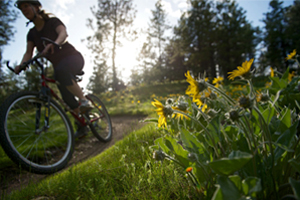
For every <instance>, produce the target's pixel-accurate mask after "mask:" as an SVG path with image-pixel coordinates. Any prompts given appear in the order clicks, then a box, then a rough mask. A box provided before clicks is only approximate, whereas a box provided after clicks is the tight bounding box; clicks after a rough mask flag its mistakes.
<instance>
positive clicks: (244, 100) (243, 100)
mask: <svg viewBox="0 0 300 200" xmlns="http://www.w3.org/2000/svg"><path fill="white" fill-rule="evenodd" d="M239 104H240V106H241V107H243V108H245V109H247V108H252V103H251V100H250V98H249V97H246V96H242V97H240V98H239Z"/></svg>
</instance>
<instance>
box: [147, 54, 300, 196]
mask: <svg viewBox="0 0 300 200" xmlns="http://www.w3.org/2000/svg"><path fill="white" fill-rule="evenodd" d="M297 57H298V55H296V51H294V52H293V53H291V54H290V55H289V56H288V57H287V58H286V59H292V60H294V61H296V62H297V63H298V65H299V62H298V60H297ZM251 64H252V61H245V62H244V63H243V65H242V66H243V67H238V69H237V70H235V71H234V72H232V73H231V78H232V79H235V78H237V77H240V78H241V81H242V83H244V85H245V91H244V94H243V95H240V96H239V98H238V99H237V100H235V99H233V98H232V97H231V96H229V95H227V94H226V90H225V89H224V88H223V86H222V85H221V84H220V82H221V81H222V79H215V80H214V83H217V82H218V85H217V84H216V85H215V86H214V85H212V84H210V83H208V82H207V81H205V79H204V78H203V77H201V76H199V77H201V78H199V79H195V78H194V77H192V76H191V75H190V73H189V72H187V73H186V74H185V75H186V77H187V82H189V83H190V85H189V87H188V88H187V90H186V94H187V95H188V97H187V96H185V97H179V98H178V99H177V100H174V99H173V100H171V101H167V103H166V104H165V105H163V104H161V103H160V102H159V101H157V100H155V101H154V102H152V104H153V105H154V106H155V107H156V108H157V110H156V111H157V114H158V115H159V119H158V122H157V123H158V127H162V128H163V129H164V130H165V132H167V133H168V134H167V135H166V136H163V137H161V138H159V139H156V140H155V142H154V143H155V145H154V146H152V149H153V151H154V152H155V155H156V157H155V159H156V160H160V161H161V162H163V161H164V160H171V161H172V162H174V163H177V164H178V166H181V167H182V168H183V169H186V174H187V176H188V177H189V178H190V183H191V186H194V188H195V191H197V192H198V198H199V199H216V200H221V199H280V198H285V197H291V196H293V195H294V198H298V197H299V192H300V191H299V184H300V177H299V166H300V160H299V158H300V146H299V142H300V138H299V132H298V130H297V129H298V121H299V114H300V113H299V102H300V98H299V97H298V96H299V95H298V94H299V87H298V86H299V85H298V82H299V80H300V77H298V76H295V75H294V76H293V74H291V73H289V71H288V70H287V71H286V72H285V73H284V74H280V73H279V72H277V71H275V74H277V75H279V76H280V77H279V76H277V75H276V76H274V75H273V74H271V77H270V80H271V81H272V84H271V86H270V87H269V88H266V89H264V90H263V91H261V92H259V91H258V90H257V89H256V88H255V87H254V86H253V83H252V77H253V72H252V71H251V70H250V66H249V65H251ZM233 73H234V75H235V76H234V77H233V76H232V75H233ZM228 74H230V73H228ZM170 106H171V107H170ZM170 108H172V109H171V110H170ZM179 116H181V117H179ZM151 121H152V122H153V120H151ZM162 128H160V129H162Z"/></svg>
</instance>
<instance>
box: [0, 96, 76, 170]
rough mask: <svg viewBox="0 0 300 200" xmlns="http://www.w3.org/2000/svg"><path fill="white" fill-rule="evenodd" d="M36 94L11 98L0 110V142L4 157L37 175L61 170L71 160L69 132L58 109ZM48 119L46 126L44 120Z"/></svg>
mask: <svg viewBox="0 0 300 200" xmlns="http://www.w3.org/2000/svg"><path fill="white" fill-rule="evenodd" d="M38 96H39V93H37V92H21V93H17V94H14V95H11V96H10V97H9V98H8V99H7V100H6V101H5V102H4V103H3V104H2V106H1V108H0V142H1V145H2V148H3V150H4V151H5V153H6V154H7V155H8V157H10V159H11V160H13V161H14V162H15V163H16V164H18V165H20V166H21V167H22V168H24V169H26V170H28V171H30V172H33V173H38V174H50V173H54V172H57V171H59V170H61V169H63V168H64V167H65V166H66V165H67V163H68V161H69V160H70V159H71V157H72V153H73V148H74V138H73V129H72V125H71V123H70V120H69V118H68V117H67V115H66V114H65V112H64V111H63V110H62V108H61V107H60V106H59V105H58V104H57V103H56V102H55V101H54V100H52V99H51V101H50V110H48V108H47V106H46V105H47V102H46V101H43V100H41V99H40V98H38ZM47 116H49V119H50V120H49V126H48V127H47V126H46V120H45V118H46V117H47Z"/></svg>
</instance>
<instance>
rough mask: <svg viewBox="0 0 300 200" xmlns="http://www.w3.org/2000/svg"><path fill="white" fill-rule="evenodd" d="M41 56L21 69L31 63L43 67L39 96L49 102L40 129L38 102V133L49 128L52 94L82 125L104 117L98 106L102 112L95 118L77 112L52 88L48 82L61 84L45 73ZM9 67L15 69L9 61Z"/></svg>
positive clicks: (38, 106)
mask: <svg viewBox="0 0 300 200" xmlns="http://www.w3.org/2000/svg"><path fill="white" fill-rule="evenodd" d="M40 57H41V56H40V55H39V54H37V55H36V56H35V57H33V58H32V59H31V60H29V61H27V62H26V63H24V65H23V66H22V68H21V70H25V69H26V68H27V66H28V65H29V64H32V65H34V66H37V67H39V68H40V69H41V74H40V75H41V90H40V91H39V94H40V96H39V98H46V99H43V100H44V101H46V102H47V105H46V111H45V126H44V127H43V128H41V129H40V127H39V124H40V116H41V105H40V104H37V111H36V134H39V133H40V132H42V131H43V130H45V129H48V128H49V121H50V119H49V113H50V99H51V96H52V97H54V99H56V100H57V101H58V102H59V103H60V104H61V105H62V106H63V108H65V110H66V112H67V111H69V112H70V113H71V115H72V116H73V117H74V118H75V119H76V120H77V121H78V122H79V123H80V125H81V126H86V125H89V124H90V123H92V122H94V121H97V120H98V119H100V118H102V117H103V116H104V115H103V113H102V111H101V110H100V109H99V108H98V110H99V112H100V113H101V116H99V117H96V118H93V119H88V117H87V116H86V115H85V114H83V115H81V116H79V115H78V114H77V113H75V112H74V111H73V110H72V109H71V108H70V107H69V106H68V105H67V104H66V103H65V102H64V101H63V100H62V99H61V98H60V97H59V96H58V95H57V94H56V93H55V92H54V91H53V90H52V89H51V87H49V86H48V85H47V82H49V83H54V84H59V82H58V81H56V80H54V79H51V78H48V77H46V75H45V70H44V65H43V64H42V63H40V61H38V60H37V59H38V58H40ZM7 67H8V68H9V69H10V70H12V71H14V70H13V69H12V68H11V67H9V62H7ZM86 98H87V99H89V100H90V101H91V103H92V104H93V105H94V106H95V103H94V102H93V101H92V99H90V98H89V97H88V96H86Z"/></svg>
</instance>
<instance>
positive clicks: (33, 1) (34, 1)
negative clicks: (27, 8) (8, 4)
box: [15, 0, 42, 9]
mask: <svg viewBox="0 0 300 200" xmlns="http://www.w3.org/2000/svg"><path fill="white" fill-rule="evenodd" d="M22 3H29V4H32V5H37V6H40V7H42V4H41V2H40V1H39V0H18V1H16V3H15V6H16V7H17V8H19V9H20V5H21V4H22Z"/></svg>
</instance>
